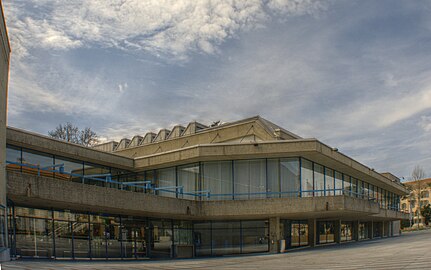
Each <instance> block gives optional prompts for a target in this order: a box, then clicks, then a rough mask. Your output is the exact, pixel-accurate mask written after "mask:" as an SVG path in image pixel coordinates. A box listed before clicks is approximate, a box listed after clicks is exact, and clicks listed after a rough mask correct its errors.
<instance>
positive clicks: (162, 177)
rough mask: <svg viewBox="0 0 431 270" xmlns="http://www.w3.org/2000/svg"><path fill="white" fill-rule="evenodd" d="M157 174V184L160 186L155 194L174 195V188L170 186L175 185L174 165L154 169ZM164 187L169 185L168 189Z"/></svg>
mask: <svg viewBox="0 0 431 270" xmlns="http://www.w3.org/2000/svg"><path fill="white" fill-rule="evenodd" d="M156 175H157V186H156V188H161V189H160V190H158V192H157V194H158V195H161V196H165V197H174V198H175V197H176V193H177V191H176V189H174V188H172V187H175V186H176V173H175V167H172V168H166V169H160V170H156ZM164 187H170V188H169V189H163V188H164Z"/></svg>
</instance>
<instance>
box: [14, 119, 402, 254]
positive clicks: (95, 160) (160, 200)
mask: <svg viewBox="0 0 431 270" xmlns="http://www.w3.org/2000/svg"><path fill="white" fill-rule="evenodd" d="M264 123H265V122H263V120H262V119H261V118H260V117H254V118H249V119H245V120H243V121H238V122H235V123H233V124H232V125H230V124H225V125H224V128H226V130H224V129H223V128H221V127H217V128H216V130H217V133H218V134H223V137H229V138H231V139H234V140H235V142H212V141H213V139H214V136H215V135H214V133H213V131H214V130H211V128H209V129H210V130H209V131H208V132H210V134H211V136H208V134H206V135H205V134H199V132H198V133H197V134H196V133H195V134H188V135H186V137H187V136H188V137H190V136H191V137H193V136H200V137H201V138H200V139H195V140H196V141H195V142H199V144H196V145H185V146H183V147H180V148H178V149H173V148H172V147H173V146H172V145H177V144H178V142H176V141H175V140H184V138H183V137H181V136H178V135H176V136H174V138H172V139H167V141H163V140H159V141H155V142H151V143H149V142H147V144H145V145H141V146H130V147H131V148H128V147H127V146H125V147H124V149H123V150H117V151H111V150H109V149H110V148H109V147H106V145H105V146H103V147H101V148H98V147H95V148H86V147H82V146H79V145H75V144H71V143H66V142H62V141H58V140H55V139H52V138H49V137H46V136H43V135H39V134H34V133H31V132H27V131H23V130H19V129H16V128H11V127H9V128H8V129H7V133H6V134H7V143H8V145H9V146H8V147H9V149H10V150H11V151H12V149H15V150H13V151H16V153H21V154H20V155H21V158H20V159H19V160H22V162H27V159H30V160H34V158H35V156H34V155H35V154H31V155H33V156H31V155H30V153H36V155H39V154H37V153H40V155H41V156H40V157H41V158H42V159H43V160H44V161H43V162H45V163H46V162H48V161H49V160H50V159H48V161H47V159H46V155H49V156H52V158H53V159H54V160H57V159H59V160H64V159H65V158H67V159H71V160H79V162H81V163H82V164H87V163H88V164H98V165H97V166H103V168H108V167H109V168H115V170H124V172H123V174H124V173H125V174H124V175H134V176H133V177H134V178H133V179H134V180H133V181H135V182H137V183H141V182H142V181H143V180H147V182H148V181H150V182H151V183H152V185H154V186H153V187H152V188H149V190H146V188H145V191H144V186H142V185H138V188H137V187H135V186H128V185H129V183H130V182H129V180H123V181H125V182H124V185H123V184H119V183H118V182H115V185H116V186H115V188H112V183H110V182H106V183H85V182H86V181H88V180H86V178H85V177H83V176H82V180H79V181H76V179H75V180H66V179H65V178H64V176H63V175H62V172H58V171H56V172H55V173H52V172H49V170H48V171H43V170H41V169H40V168H42V167H44V166H42V165H43V164H39V163H37V166H36V167H31V168H27V167H25V166H27V165H26V164H22V165H20V166H21V167H20V168H21V169H18V168H17V167H16V166H17V165H14V164H10V165H8V166H10V167H8V189H7V196H8V198H9V200H10V201H11V202H13V205H14V206H13V207H19V208H25V209H27V210H26V211H25V212H26V213H30V212H31V211H30V210H31V209H33V208H35V210H37V209H52V211H61V210H67V211H68V212H69V211H70V212H73V213H103V215H114V216H115V215H120V216H122V217H124V218H126V217H130V216H133V217H145V218H147V219H161V220H165V219H166V218H169V219H173V220H181V221H185V222H192V223H193V224H195V223H197V224H201V223H202V222H204V223H205V222H206V223H208V222H210V224H215V225H214V226H218V225H217V224H219V223H220V224H222V223H223V222H224V223H226V222H227V223H229V224H230V223H232V224H233V223H235V222H240V223H241V224H242V223H244V224H247V222H248V221H253V220H257V221H261V222H265V223H266V224H267V227H262V228H260V229H259V230H261V231H262V232H260V235H262V233H263V230H266V231H267V232H266V233H265V236H258V235H256V236H253V237H254V239H256V240H254V241H258V240H259V242H262V241H263V243H267V249H266V248H265V249H264V250H265V251H267V252H272V253H277V252H283V251H284V250H286V249H290V248H292V247H291V246H292V245H294V244H295V245H296V243H294V242H295V241H296V240H294V239H295V238H294V237H296V236H294V235H295V234H296V232H294V231H292V230H296V228H300V232H298V237H299V238H300V239H301V240H300V241H301V242H302V243H305V244H304V245H306V246H310V247H314V246H317V245H321V244H325V243H331V242H333V243H341V242H344V241H349V240H350V241H359V240H362V239H373V238H375V237H389V236H393V235H397V231H399V221H400V220H402V219H406V218H407V215H406V214H405V213H402V212H400V211H399V209H398V208H397V209H393V208H390V207H394V203H395V204H397V203H396V200H395V197H394V196H397V198H399V197H400V196H403V195H405V194H407V190H406V189H405V188H404V186H403V185H402V184H401V183H400V182H399V180H398V179H397V178H394V177H393V176H391V175H388V174H379V173H377V172H376V171H374V170H373V169H371V168H369V167H367V166H365V165H363V164H361V163H359V162H357V161H355V160H353V159H351V158H350V157H347V156H345V155H343V154H342V153H340V152H339V151H338V150H337V149H334V148H331V147H329V146H327V145H325V144H323V143H321V142H320V141H318V140H316V139H302V138H300V137H296V138H294V139H292V138H290V139H287V140H283V139H280V138H279V137H278V136H276V135H275V134H276V133H275V132H274V134H273V135H274V136H272V137H271V136H270V133H268V132H267V128H265V127H264V125H265V124H264ZM252 126H253V127H254V128H250V127H252ZM256 127H260V128H256ZM235 128H238V129H237V130H236V131H235ZM200 132H207V131H205V129H202V130H201V131H200ZM177 134H178V133H177ZM256 134H260V135H259V136H260V138H262V137H264V136H263V135H262V134H266V136H267V138H266V139H265V140H263V139H261V140H259V141H242V142H239V141H241V139H240V138H239V137H238V136H245V137H247V138H249V136H250V135H252V137H257V135H256ZM255 135H256V136H255ZM202 137H206V139H203V138H202ZM216 137H218V136H216ZM134 138H135V139H134V140H131V141H135V143H134V144H135V145H136V144H138V145H139V141H140V142H141V143H142V142H143V141H144V139H142V138H143V137H142V136H141V139H140V140H137V139H136V138H138V137H136V136H135V137H134ZM190 141H193V140H192V139H190ZM211 142H212V143H211ZM123 144H124V140H123ZM152 144H154V145H152ZM164 144H165V145H164ZM124 145H127V144H124ZM166 145H168V146H169V147H168V146H166ZM150 146H151V147H152V148H151V151H150V152H152V151H153V150H154V151H155V152H154V153H152V154H148V152H147V151H148V149H149V147H150ZM140 147H142V148H144V150H141V149H140ZM98 149H100V150H98ZM132 149H133V152H130V150H132ZM163 149H169V150H167V151H162V150H163ZM102 150H103V151H102ZM34 151H37V152H34ZM118 152H121V154H118ZM124 153H128V155H125V154H124ZM139 153H142V154H145V155H143V156H137V155H138V154H139ZM26 155H30V156H28V157H27V156H26ZM12 159H13V158H12V157H11V158H9V162H11V161H14V160H12ZM285 159H288V160H293V161H298V162H299V167H300V168H299V170H300V175H299V176H298V177H299V178H297V180H295V181H298V180H299V181H300V182H301V183H300V185H303V184H304V183H302V182H303V181H304V179H303V178H304V177H306V176H304V175H302V174H303V173H304V174H305V173H306V171H304V170H305V167H304V166H305V165H301V164H302V163H301V162H305V161H307V160H308V162H311V161H310V160H312V161H313V164H315V165H313V168H314V167H316V168H317V167H318V166H321V167H322V168H324V175H325V178H324V179H326V180H325V183H326V182H328V181H329V179H333V181H334V183H335V180H336V172H339V173H338V175H343V177H342V179H341V180H342V181H343V190H338V191H337V188H336V187H335V186H332V187H331V188H327V187H326V186H325V188H324V189H325V194H326V192H329V193H328V195H325V196H322V194H319V192H321V191H318V190H317V189H318V188H317V187H314V189H316V190H315V191H313V192H312V193H313V194H314V195H312V196H310V195H309V194H307V192H306V191H303V190H304V189H305V188H304V187H302V188H300V190H298V192H294V193H288V194H287V195H288V196H287V197H283V196H284V195H286V194H283V193H276V194H275V195H274V194H273V193H268V192H269V189H268V188H267V189H265V190H266V191H265V194H266V195H265V196H261V195H253V194H254V193H250V194H249V195H247V197H246V198H245V199H241V197H239V199H234V198H230V199H229V198H228V199H226V198H224V199H223V198H218V199H217V196H216V195H217V194H211V196H210V194H209V193H208V197H206V196H198V197H193V196H189V195H186V196H184V195H183V194H182V192H179V191H178V190H175V191H174V193H167V194H166V193H165V195H163V194H162V193H160V194H159V191H158V190H164V189H163V188H161V187H158V185H161V183H160V182H158V181H156V180H157V179H158V178H159V176H156V175H159V174H162V173H163V172H166V170H168V171H172V172H175V173H174V174H171V176H168V177H171V178H172V179H171V180H174V179H176V180H175V181H171V183H173V184H174V185H180V184H181V182H180V180H181V179H180V178H181V177H184V176H182V175H183V174H184V173H186V176H187V177H190V174H191V173H192V171H193V170H196V169H197V170H199V171H200V173H199V175H198V176H197V175H196V177H198V178H196V179H195V180H193V181H198V180H199V182H193V183H194V184H193V185H195V186H196V188H198V187H199V189H203V187H201V186H202V185H204V184H205V183H206V182H205V181H206V180H204V179H206V176H205V172H204V171H201V170H203V169H204V167H205V166H206V164H209V165H211V164H226V163H228V164H231V165H232V172H231V173H232V177H233V175H235V178H238V177H240V178H241V177H242V176H241V175H238V172H235V173H234V172H233V170H234V169H235V170H236V169H238V168H240V167H238V168H237V167H236V166H237V165H236V164H243V163H244V160H251V161H256V160H257V161H260V163H259V164H261V165H262V164H265V163H264V162H263V163H262V161H266V167H265V168H266V169H265V170H266V175H267V176H264V175H262V176H261V177H264V178H265V179H266V181H269V178H268V174H271V173H273V172H271V171H268V170H269V167H268V162H269V161H274V160H275V161H277V162H278V163H277V164H279V166H281V164H282V163H280V162H281V161H282V160H285ZM30 160H29V161H30ZM226 160H230V161H226ZM32 162H33V163H31V162H30V163H28V162H27V164H30V165H31V164H36V163H35V162H37V161H32ZM61 162H63V161H61ZM187 164H197V165H194V166H195V167H190V168H189V167H188V166H189V165H187ZM250 164H254V163H253V162H251V163H250ZM45 165H46V164H45ZM231 165H229V166H231ZM13 166H15V167H13ZM31 166H33V165H31ZM80 166H81V165H80ZM82 166H84V165H82ZM184 166H185V167H186V168H189V169H187V170H185V171H182V170H181V168H183V167H184ZM196 166H197V167H196ZM84 167H85V168H87V167H88V166H87V165H85V166H84ZM234 167H235V168H234ZM167 168H171V169H167ZM191 168H194V169H193V170H192V169H191ZM229 168H230V167H225V168H224V169H223V170H228V171H229V170H230V169H229ZM253 168H254V169H256V168H255V167H250V169H253ZM86 170H88V169H86ZM89 170H90V171H92V170H94V168H91V167H90V169H89ZM223 170H222V171H223ZM313 170H314V169H313ZM77 172H79V170H78V171H77V170H75V174H76V173H77ZM111 172H112V169H111ZM57 173H59V174H60V175H59V176H56V174H57ZM316 173H317V171H314V176H313V179H314V178H316V179H315V180H313V181H317V177H318V176H317V174H316ZM328 173H329V174H328ZM83 174H84V173H83ZM148 175H151V176H150V178H148ZM192 175H194V174H192ZM112 176H113V175H112ZM80 177H81V176H80ZM80 177H78V179H81V178H80ZM225 177H229V176H225ZM247 177H252V175H250V176H247ZM280 177H281V176H280ZM327 177H333V178H327ZM129 178H130V177H129ZM139 178H140V179H139ZM109 179H111V178H109ZM148 179H151V180H148ZM162 179H163V178H162ZM193 179H194V178H193ZM348 179H350V180H348ZM353 179H361V181H362V182H361V189H363V190H362V191H360V190H361V189H360V188H359V183H360V181H359V180H358V182H357V185H358V187H357V188H356V187H355V190H353V187H349V188H348V185H350V184H353ZM165 180H169V179H165ZM133 181H132V182H133ZM233 181H234V180H233ZM235 181H236V180H235ZM238 181H239V180H238ZM280 181H281V180H280ZM289 181H293V178H292V180H289ZM346 181H350V182H346ZM355 181H356V180H355ZM144 182H145V181H144ZM210 182H211V180H210ZM280 184H282V185H284V182H283V183H282V182H280ZM186 185H187V182H186ZM264 185H265V184H264ZM266 185H268V184H266ZM315 185H317V182H316V184H315ZM325 185H326V184H325ZM331 185H332V184H331ZM346 185H347V186H346ZM366 187H368V191H367V192H368V193H367V195H364V194H365V193H364V192H365V188H366ZM136 189H141V191H138V192H137V190H136ZM133 190H134V191H135V192H133ZM156 190H157V191H156ZM346 191H347V192H346ZM353 191H354V192H353ZM377 191H378V192H377ZM383 191H384V192H385V193H382V192H383ZM304 192H305V193H304ZM355 192H362V193H361V194H359V193H358V194H356V193H355ZM380 193H381V194H380ZM390 194H392V195H390ZM214 196H215V197H214ZM232 196H234V197H235V196H237V195H235V194H233V195H232ZM272 196H275V197H272ZM382 196H383V197H384V198H383V197H382ZM183 197H184V198H183ZM398 206H399V205H398ZM398 206H397V207H398ZM37 211H39V210H37ZM52 215H53V216H54V215H57V214H54V213H53V214H52ZM11 218H12V217H11ZM13 218H14V219H18V220H20V219H22V218H24V217H13ZM24 221H25V220H22V221H20V222H19V223H22V222H24ZM296 221H300V223H298V224H304V225H295V224H297V223H295V222H296ZM52 222H54V220H52ZM172 222H177V221H172ZM286 222H287V223H286ZM261 224H263V223H261ZM71 226H73V225H71ZM152 226H153V225H149V226H148V225H147V227H148V228H149V230H150V231H148V232H145V235H146V236H145V239H146V241H147V242H152V241H155V240H152V239H153V238H154V239H155V238H157V239H158V238H160V236H159V232H158V230H159V229H158V228H157V230H155V229H152ZM229 226H230V225H229ZM286 226H287V227H286ZM298 226H299V227H298ZM172 230H174V229H173V227H172ZM364 230H365V231H364ZM233 231H235V230H233ZM246 232H247V231H246ZM30 233H31V232H30ZM201 233H202V232H200V231H199V230H198V232H193V237H191V236H190V237H191V238H190V241H192V242H193V244H189V245H185V246H181V245H175V244H173V243H174V240H173V237H174V236H173V233H172V235H170V234H169V236H166V235H165V236H161V237H162V238H160V239H168V238H167V237H171V238H172V244H170V245H172V248H169V250H170V251H169V252H168V253H166V254H169V257H171V258H174V257H183V256H185V255H184V254H189V255H190V254H197V256H198V255H199V254H200V253H198V252H197V251H196V249H200V250H201V251H202V250H203V248H202V247H201V246H200V244H197V243H199V242H200V241H201V240H199V239H200V237H201V236H196V235H195V234H201ZM215 233H216V231H215V232H213V233H212V235H215ZM231 233H233V232H226V233H225V234H227V235H229V234H231ZM239 236H240V237H241V239H242V240H241V243H242V241H245V242H247V241H251V240H249V239H251V238H250V237H249V236H242V233H241V234H240V235H239ZM239 236H238V237H239ZM92 237H93V236H92ZM98 237H100V236H98ZM102 237H103V236H102ZM124 237H126V236H124ZM196 237H198V238H197V239H198V240H196ZM214 237H220V236H217V235H215V236H214ZM226 237H228V236H226ZM232 237H234V236H232ZM247 237H248V238H247ZM169 239H170V238H169ZM60 240H61V239H59V240H57V241H60ZM19 241H24V240H19ZM19 241H18V245H23V244H22V243H21V244H20V242H19ZM106 241H108V240H106ZM158 241H159V240H158ZM160 241H161V240H160ZM163 241H164V240H163ZM225 241H227V240H225ZM23 243H24V242H23ZM283 243H284V244H283ZM286 243H287V244H286ZM114 244H115V243H114ZM92 245H93V244H92ZM157 245H159V246H160V244H159V243H158V242H155V243H154V244H152V246H151V247H149V246H148V247H147V248H146V250H148V249H157ZM241 245H242V244H241ZM261 246H262V245H261ZM299 246H303V244H300V245H299ZM219 249H223V247H221V248H220V247H217V248H215V247H214V249H213V247H211V250H212V251H211V253H210V254H213V252H215V253H216V254H217V252H219V251H218V250H219ZM16 250H17V249H16V248H15V251H14V252H15V255H14V256H16V252H17V251H16ZM22 250H24V249H21V251H19V252H21V253H20V254H21V255H20V256H24V255H22V254H24V253H23V251H22ZM25 250H27V251H26V252H27V253H28V252H29V250H31V249H29V248H26V249H25ZM241 250H242V247H241ZM261 250H262V249H261ZM19 252H18V253H19ZM91 252H93V253H94V252H95V251H90V253H91ZM97 252H99V251H97ZM106 252H108V251H106ZM51 253H53V254H55V250H54V251H52V252H50V253H49V254H51ZM146 254H147V256H150V257H151V256H153V255H150V253H149V251H146ZM204 254H207V253H204ZM53 257H55V255H54V256H53Z"/></svg>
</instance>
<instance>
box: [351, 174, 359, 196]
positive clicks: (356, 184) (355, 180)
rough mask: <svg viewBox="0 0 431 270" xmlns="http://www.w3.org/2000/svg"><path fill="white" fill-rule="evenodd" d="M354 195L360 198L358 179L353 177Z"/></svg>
mask: <svg viewBox="0 0 431 270" xmlns="http://www.w3.org/2000/svg"><path fill="white" fill-rule="evenodd" d="M352 195H353V197H358V179H356V178H353V177H352Z"/></svg>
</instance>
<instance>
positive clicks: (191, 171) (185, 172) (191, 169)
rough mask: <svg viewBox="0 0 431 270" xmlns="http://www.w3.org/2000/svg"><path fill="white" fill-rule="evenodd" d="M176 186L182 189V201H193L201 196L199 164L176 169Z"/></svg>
mask: <svg viewBox="0 0 431 270" xmlns="http://www.w3.org/2000/svg"><path fill="white" fill-rule="evenodd" d="M178 186H182V187H183V192H184V194H183V196H179V197H181V198H184V199H190V200H195V199H199V195H201V193H200V192H198V191H199V164H192V165H186V166H180V167H178Z"/></svg>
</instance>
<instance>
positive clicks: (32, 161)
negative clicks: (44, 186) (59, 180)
mask: <svg viewBox="0 0 431 270" xmlns="http://www.w3.org/2000/svg"><path fill="white" fill-rule="evenodd" d="M22 163H23V164H26V165H27V166H23V167H22V171H23V172H25V173H31V174H39V175H41V176H48V177H52V176H53V173H52V172H49V171H47V170H52V169H53V168H52V165H54V157H53V156H52V155H49V154H45V153H40V152H36V151H33V150H29V149H23V151H22ZM40 168H45V169H46V170H39V169H40Z"/></svg>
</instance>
